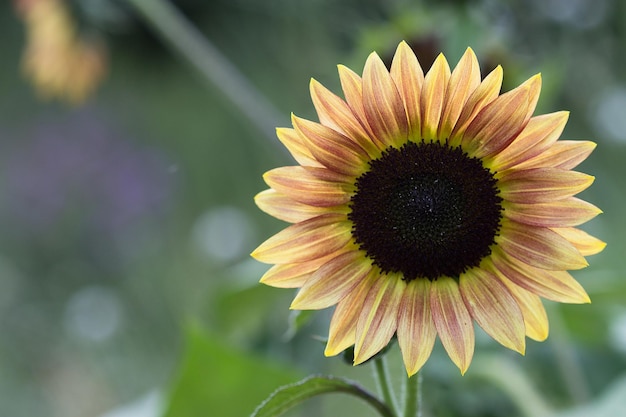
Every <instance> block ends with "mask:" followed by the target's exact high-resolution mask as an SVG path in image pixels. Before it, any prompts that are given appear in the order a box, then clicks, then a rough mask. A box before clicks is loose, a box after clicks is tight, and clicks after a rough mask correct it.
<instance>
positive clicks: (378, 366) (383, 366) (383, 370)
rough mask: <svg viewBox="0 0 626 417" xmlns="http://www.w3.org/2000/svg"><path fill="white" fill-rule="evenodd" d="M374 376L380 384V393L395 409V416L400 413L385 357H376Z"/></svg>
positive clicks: (393, 409) (386, 402)
mask: <svg viewBox="0 0 626 417" xmlns="http://www.w3.org/2000/svg"><path fill="white" fill-rule="evenodd" d="M374 377H375V378H376V382H377V384H378V390H379V392H380V395H381V396H382V397H383V401H384V402H385V404H387V406H388V407H389V409H391V410H392V411H393V414H394V415H395V416H397V415H398V412H397V410H398V407H397V404H396V400H395V397H394V396H393V393H392V392H391V383H390V382H389V371H388V370H387V362H386V361H385V357H384V356H381V357H377V358H375V359H374Z"/></svg>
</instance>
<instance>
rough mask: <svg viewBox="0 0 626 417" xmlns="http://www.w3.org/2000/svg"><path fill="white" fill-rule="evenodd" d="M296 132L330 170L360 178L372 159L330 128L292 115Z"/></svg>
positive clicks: (361, 149) (353, 143)
mask: <svg viewBox="0 0 626 417" xmlns="http://www.w3.org/2000/svg"><path fill="white" fill-rule="evenodd" d="M291 122H292V123H293V127H294V128H295V129H296V131H297V132H298V133H299V134H300V135H301V136H302V137H303V138H304V139H305V141H306V145H307V146H308V147H309V150H310V151H311V153H312V154H313V156H314V157H315V159H316V160H318V161H319V162H320V163H321V164H323V165H324V166H325V167H327V168H328V169H330V170H332V171H335V172H339V173H341V174H345V175H349V176H353V177H358V176H359V175H360V174H362V173H363V172H364V171H365V170H366V168H367V162H366V161H368V160H369V159H370V158H369V156H368V155H367V153H366V152H365V150H363V148H361V147H360V146H359V145H358V144H356V143H355V142H353V141H352V140H351V139H349V138H347V137H346V136H344V135H342V134H341V133H339V132H337V131H336V130H333V129H331V128H330V127H327V126H324V125H321V124H319V123H315V122H312V121H310V120H306V119H301V118H299V117H297V116H295V115H291Z"/></svg>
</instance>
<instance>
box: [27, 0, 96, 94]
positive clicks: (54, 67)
mask: <svg viewBox="0 0 626 417" xmlns="http://www.w3.org/2000/svg"><path fill="white" fill-rule="evenodd" d="M17 9H18V11H19V13H20V15H21V16H22V18H23V20H24V24H25V27H26V47H25V50H24V54H23V58H22V67H23V71H24V73H25V75H26V77H28V78H29V79H30V80H31V82H32V83H33V84H34V85H35V88H36V89H37V92H38V93H39V94H40V95H41V97H43V98H45V99H51V98H59V99H63V100H67V101H69V102H71V103H74V104H79V103H81V102H83V101H84V100H85V99H86V98H87V97H88V96H89V95H90V94H92V93H93V91H94V90H95V89H96V87H97V86H98V85H99V83H100V82H101V80H102V78H103V77H104V74H105V72H106V55H105V51H104V48H103V46H102V45H101V44H99V43H96V42H94V41H87V40H85V39H82V38H80V37H79V36H78V34H77V30H76V27H75V24H74V22H73V21H72V18H71V16H70V15H69V12H68V10H67V6H66V4H65V3H64V1H63V0H19V1H18V2H17Z"/></svg>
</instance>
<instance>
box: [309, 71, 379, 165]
mask: <svg viewBox="0 0 626 417" xmlns="http://www.w3.org/2000/svg"><path fill="white" fill-rule="evenodd" d="M310 90H311V98H312V99H313V105H314V106H315V110H317V115H318V116H319V118H320V122H321V123H322V124H323V125H325V126H328V127H330V128H332V129H334V130H336V131H337V132H339V133H342V134H343V135H345V136H347V137H348V138H351V139H352V140H354V141H355V142H356V143H357V144H359V146H360V147H361V148H363V149H364V150H365V151H367V153H368V155H369V156H370V157H371V158H377V157H378V156H380V150H379V149H378V147H377V146H376V144H375V143H374V142H373V141H372V138H371V137H370V135H369V134H368V132H367V130H366V129H365V127H364V126H363V124H362V123H361V122H360V121H359V119H358V117H357V116H356V115H355V114H354V113H353V112H352V109H351V108H350V106H349V105H348V103H346V102H345V101H343V100H342V99H341V98H339V97H337V96H336V95H335V94H333V93H332V92H331V91H330V90H328V89H327V88H326V87H324V86H323V85H322V84H320V83H319V82H317V81H316V80H314V79H311V85H310Z"/></svg>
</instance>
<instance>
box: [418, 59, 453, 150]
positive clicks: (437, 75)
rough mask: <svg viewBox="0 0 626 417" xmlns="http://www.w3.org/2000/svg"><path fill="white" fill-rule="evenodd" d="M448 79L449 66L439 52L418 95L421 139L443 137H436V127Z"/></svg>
mask: <svg viewBox="0 0 626 417" xmlns="http://www.w3.org/2000/svg"><path fill="white" fill-rule="evenodd" d="M449 79H450V66H449V65H448V61H446V57H445V56H443V54H439V56H438V57H437V59H435V62H433V66H432V67H431V68H430V70H429V71H428V72H427V73H426V76H425V77H424V85H423V86H422V93H421V95H420V111H421V116H420V119H421V121H422V139H424V140H427V141H428V140H433V141H435V140H439V139H445V138H438V137H437V128H438V127H439V121H440V120H441V112H442V111H443V106H444V103H445V99H446V88H447V87H448V80H449Z"/></svg>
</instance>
